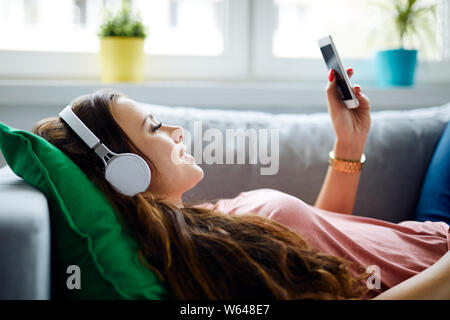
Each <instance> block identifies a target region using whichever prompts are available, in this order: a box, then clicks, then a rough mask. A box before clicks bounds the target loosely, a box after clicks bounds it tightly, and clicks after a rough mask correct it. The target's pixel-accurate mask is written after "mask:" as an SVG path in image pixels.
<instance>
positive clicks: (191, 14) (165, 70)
mask: <svg viewBox="0 0 450 320" xmlns="http://www.w3.org/2000/svg"><path fill="white" fill-rule="evenodd" d="M122 1H125V0H0V78H9V79H10V78H19V79H20V78H56V79H93V80H94V79H95V80H96V79H99V74H100V64H99V59H98V54H97V52H98V50H99V41H98V37H97V35H96V33H97V30H98V26H99V24H100V22H101V13H102V9H103V8H104V7H109V8H111V9H115V8H118V7H119V6H120V5H121V3H122ZM128 1H129V2H130V3H131V4H132V7H133V8H134V9H135V10H138V11H139V12H140V14H141V17H142V19H143V21H144V24H145V25H147V26H148V28H149V33H150V36H149V37H148V38H147V40H146V43H145V51H146V53H147V57H146V71H145V73H146V78H147V79H149V80H151V79H158V80H161V79H169V80H172V79H219V80H224V79H233V80H235V79H240V80H260V79H261V80H304V81H314V80H318V81H319V80H322V79H323V77H324V73H326V70H325V68H324V63H323V61H322V60H321V56H320V51H319V50H318V47H317V39H318V38H319V37H320V36H323V35H326V34H329V33H331V34H332V35H333V37H334V39H335V42H336V45H337V47H338V49H339V52H340V54H341V57H342V58H343V60H344V62H345V64H347V65H351V66H353V67H355V68H358V70H359V75H358V76H361V75H364V76H362V77H361V78H360V79H358V80H359V81H368V82H370V81H373V76H374V72H373V70H372V67H373V66H372V60H371V59H372V57H373V54H374V52H375V50H376V49H380V48H384V47H386V46H388V45H393V43H394V42H395V39H389V35H393V34H394V33H393V32H392V29H389V28H391V27H392V26H389V28H388V24H386V23H384V22H383V19H385V18H386V15H385V14H382V13H381V11H379V9H378V6H377V5H374V3H377V4H378V5H379V4H384V3H387V2H389V1H390V0H358V1H356V0H340V1H336V0H151V1H150V0H128ZM421 1H422V3H439V4H440V5H439V10H438V12H437V17H436V19H434V20H432V23H428V29H429V32H430V33H429V35H425V34H422V37H421V39H420V41H419V39H413V41H412V42H411V43H407V45H414V46H416V47H419V48H420V49H421V50H420V56H419V58H420V59H421V61H422V62H424V63H423V65H424V66H422V65H421V66H420V68H421V71H420V72H419V74H420V77H421V79H423V80H424V81H443V79H444V80H446V79H448V73H449V72H450V70H449V64H450V63H449V57H450V9H449V3H450V0H421ZM380 25H383V28H379V26H380ZM380 29H383V30H385V32H384V33H382V32H380ZM430 35H431V36H430ZM391 38H392V37H391ZM389 42H390V43H389ZM355 76H356V75H355ZM446 81H448V80H446Z"/></svg>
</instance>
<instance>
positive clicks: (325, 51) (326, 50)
mask: <svg viewBox="0 0 450 320" xmlns="http://www.w3.org/2000/svg"><path fill="white" fill-rule="evenodd" d="M320 51H322V55H323V58H324V59H325V62H326V64H327V66H328V69H333V70H334V71H335V72H334V75H335V77H336V81H337V84H338V88H339V91H340V93H341V95H342V97H341V98H342V100H351V99H352V95H351V93H350V91H349V89H348V86H347V83H346V82H345V80H344V75H343V74H342V72H343V70H341V68H340V66H339V63H338V60H337V57H336V55H335V54H334V51H333V47H332V46H331V44H328V45H326V46H324V47H321V48H320Z"/></svg>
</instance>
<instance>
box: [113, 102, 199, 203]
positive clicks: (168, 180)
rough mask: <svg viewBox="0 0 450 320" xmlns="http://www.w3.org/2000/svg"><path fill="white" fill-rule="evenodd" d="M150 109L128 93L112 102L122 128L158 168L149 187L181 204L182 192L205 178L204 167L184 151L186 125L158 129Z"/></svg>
mask: <svg viewBox="0 0 450 320" xmlns="http://www.w3.org/2000/svg"><path fill="white" fill-rule="evenodd" d="M150 112H151V111H150ZM150 112H149V110H148V109H147V108H144V107H143V106H141V105H140V104H139V103H137V102H135V101H133V100H131V99H128V98H125V97H121V98H119V99H118V100H117V103H116V104H114V105H113V106H111V113H112V115H113V117H114V119H115V120H116V121H117V123H118V124H119V125H120V127H121V128H122V130H123V131H125V133H126V134H127V135H128V137H129V138H130V139H131V140H132V141H133V143H134V144H135V145H136V146H137V147H138V148H139V149H140V150H141V151H142V152H143V153H144V154H145V155H146V156H147V157H148V158H149V159H150V160H151V161H152V162H153V164H154V165H155V166H156V168H157V172H156V173H155V172H153V171H152V179H151V182H150V187H149V189H148V191H149V192H151V193H152V194H154V195H157V196H160V197H162V198H164V199H168V200H173V201H175V202H176V203H180V204H182V202H181V196H182V194H183V193H184V192H186V191H187V190H189V189H191V188H192V187H194V186H195V185H196V184H197V183H198V182H199V181H200V180H201V179H202V178H203V170H202V169H201V168H200V167H199V166H198V165H197V164H195V161H194V158H193V157H192V156H191V155H189V154H187V153H184V150H185V149H186V147H185V145H184V144H183V141H182V138H183V129H182V128H181V127H179V126H170V125H167V124H162V126H161V127H160V128H159V129H158V128H157V126H158V124H159V123H160V122H159V120H158V118H157V115H155V114H151V113H150ZM155 129H157V130H155Z"/></svg>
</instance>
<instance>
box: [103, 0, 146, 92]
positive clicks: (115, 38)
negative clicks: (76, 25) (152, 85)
mask: <svg viewBox="0 0 450 320" xmlns="http://www.w3.org/2000/svg"><path fill="white" fill-rule="evenodd" d="M98 36H99V37H100V58H101V69H102V81H103V82H107V83H111V82H140V81H142V80H143V79H144V57H145V55H144V41H145V38H146V36H147V33H146V28H145V27H144V25H143V23H142V22H141V20H140V18H139V17H138V16H137V15H134V14H133V13H132V12H131V8H130V5H129V2H128V1H123V2H122V7H121V9H120V10H119V11H118V12H116V13H115V14H113V13H111V12H110V11H108V10H105V16H104V20H103V23H102V24H101V26H100V30H99V33H98Z"/></svg>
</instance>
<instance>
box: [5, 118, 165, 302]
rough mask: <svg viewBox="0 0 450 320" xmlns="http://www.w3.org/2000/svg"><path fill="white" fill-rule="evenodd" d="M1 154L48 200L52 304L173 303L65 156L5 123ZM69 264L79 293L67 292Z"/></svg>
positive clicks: (102, 200)
mask: <svg viewBox="0 0 450 320" xmlns="http://www.w3.org/2000/svg"><path fill="white" fill-rule="evenodd" d="M0 149H1V150H2V153H3V156H4V157H5V160H6V162H7V163H8V165H9V166H10V167H11V169H12V170H13V171H14V172H15V174H17V175H18V176H20V177H22V178H23V179H24V180H25V181H26V182H28V183H29V184H31V185H32V186H34V187H36V188H38V189H39V190H40V191H42V192H43V193H44V194H45V195H46V196H47V199H48V204H49V208H50V223H51V243H52V247H51V250H52V262H51V267H52V271H51V272H52V280H51V281H52V298H53V299H155V300H156V299H170V298H171V296H170V294H169V292H168V290H167V288H166V287H165V286H164V285H163V283H162V281H161V280H160V279H159V278H158V277H157V276H156V274H155V273H154V272H152V271H151V270H150V269H148V268H146V267H145V266H144V265H142V263H141V261H140V259H139V257H138V252H139V246H138V244H137V242H136V241H135V240H134V238H132V236H131V235H130V234H129V233H128V232H127V231H126V230H125V229H124V228H123V226H122V224H121V222H120V220H119V217H118V216H117V215H116V213H115V211H114V209H113V207H112V206H111V204H110V203H109V201H108V199H107V198H106V197H105V196H104V195H103V193H101V192H100V190H99V189H98V188H97V187H96V186H95V185H94V184H93V183H92V182H91V181H90V180H89V179H88V178H87V177H86V175H85V174H84V173H83V172H82V171H81V169H80V168H78V166H77V165H75V163H74V162H72V160H70V159H69V158H68V157H67V156H66V155H65V154H64V153H63V152H62V151H60V150H59V149H58V148H56V147H55V146H54V145H52V144H51V143H49V142H48V141H46V140H45V139H43V138H41V137H39V136H37V135H35V134H32V133H30V132H26V131H22V130H18V129H13V128H10V127H8V126H7V125H5V124H3V123H1V122H0ZM24 200H25V199H24ZM70 265H77V266H79V268H80V269H79V270H80V271H81V272H80V274H81V277H80V279H81V288H80V289H76V288H74V289H71V290H69V289H68V288H67V284H66V282H67V281H68V278H69V277H71V275H73V274H74V273H73V271H70V272H68V270H67V268H68V267H69V266H70ZM69 270H70V269H69ZM72 279H73V277H72V278H71V280H72ZM71 280H70V281H71ZM70 281H69V282H70Z"/></svg>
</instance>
